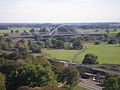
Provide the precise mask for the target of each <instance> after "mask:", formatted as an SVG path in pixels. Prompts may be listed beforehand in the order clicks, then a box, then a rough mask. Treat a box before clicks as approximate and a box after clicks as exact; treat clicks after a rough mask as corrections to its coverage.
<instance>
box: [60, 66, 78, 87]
mask: <svg viewBox="0 0 120 90" xmlns="http://www.w3.org/2000/svg"><path fill="white" fill-rule="evenodd" d="M78 81H79V71H78V70H77V69H76V68H75V67H67V68H65V69H64V70H63V74H62V82H66V85H70V86H71V87H74V86H76V85H77V84H78Z"/></svg>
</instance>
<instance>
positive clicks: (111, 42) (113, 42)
mask: <svg viewBox="0 0 120 90" xmlns="http://www.w3.org/2000/svg"><path fill="white" fill-rule="evenodd" d="M116 43H117V42H116V41H115V40H113V39H111V40H109V41H108V44H116Z"/></svg>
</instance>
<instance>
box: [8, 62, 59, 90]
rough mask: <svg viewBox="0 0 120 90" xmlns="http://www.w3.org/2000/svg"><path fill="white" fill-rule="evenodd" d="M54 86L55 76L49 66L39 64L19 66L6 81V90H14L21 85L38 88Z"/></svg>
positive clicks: (55, 82)
mask: <svg viewBox="0 0 120 90" xmlns="http://www.w3.org/2000/svg"><path fill="white" fill-rule="evenodd" d="M56 84H57V81H56V76H55V75H54V73H53V71H52V70H51V66H44V65H43V64H41V63H35V64H24V65H22V66H20V67H19V68H18V69H17V70H16V71H13V72H12V73H11V74H10V75H9V77H8V81H7V86H8V88H13V89H14V90H15V89H16V88H18V87H20V86H23V85H25V86H30V87H36V86H38V87H40V86H56ZM13 86H14V87H13Z"/></svg>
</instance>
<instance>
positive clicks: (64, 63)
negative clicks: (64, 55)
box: [59, 61, 68, 67]
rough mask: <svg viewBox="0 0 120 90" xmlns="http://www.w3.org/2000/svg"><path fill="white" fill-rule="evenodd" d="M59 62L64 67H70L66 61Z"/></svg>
mask: <svg viewBox="0 0 120 90" xmlns="http://www.w3.org/2000/svg"><path fill="white" fill-rule="evenodd" d="M59 62H61V63H62V64H63V65H64V66H66V67H68V62H66V61H59Z"/></svg>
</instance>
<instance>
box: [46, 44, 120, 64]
mask: <svg viewBox="0 0 120 90" xmlns="http://www.w3.org/2000/svg"><path fill="white" fill-rule="evenodd" d="M85 46H86V50H85V51H84V52H82V53H80V54H79V55H77V56H76V58H75V62H79V63H81V62H82V60H83V58H84V55H85V54H87V53H93V54H95V55H97V56H98V57H99V58H98V61H99V62H100V63H101V64H104V63H108V64H120V47H119V44H114V45H108V44H105V43H102V44H100V45H94V43H86V44H85ZM45 51H46V53H48V54H50V55H51V57H52V58H56V59H61V60H68V61H72V60H73V58H74V56H75V55H76V54H78V53H79V52H81V50H63V49H61V50H59V49H50V50H45Z"/></svg>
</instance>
